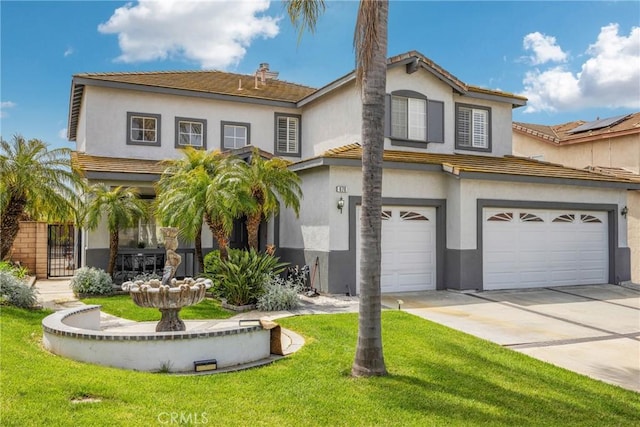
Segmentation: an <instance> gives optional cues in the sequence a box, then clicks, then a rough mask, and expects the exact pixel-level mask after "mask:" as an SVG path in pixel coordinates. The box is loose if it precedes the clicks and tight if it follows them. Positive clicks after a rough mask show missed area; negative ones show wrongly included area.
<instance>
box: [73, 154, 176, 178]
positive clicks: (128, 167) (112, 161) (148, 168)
mask: <svg viewBox="0 0 640 427" xmlns="http://www.w3.org/2000/svg"><path fill="white" fill-rule="evenodd" d="M71 163H72V165H73V166H74V168H76V169H79V170H81V171H82V172H115V173H142V174H156V175H161V174H162V172H163V171H164V169H165V166H163V165H162V163H161V162H158V161H156V160H141V159H124V158H117V157H99V156H90V155H88V154H84V153H79V152H77V151H74V152H72V153H71Z"/></svg>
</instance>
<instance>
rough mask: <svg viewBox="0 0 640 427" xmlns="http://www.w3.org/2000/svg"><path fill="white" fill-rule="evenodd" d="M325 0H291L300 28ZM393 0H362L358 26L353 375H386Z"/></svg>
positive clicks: (312, 24)
mask: <svg viewBox="0 0 640 427" xmlns="http://www.w3.org/2000/svg"><path fill="white" fill-rule="evenodd" d="M324 7H325V6H324V2H323V1H322V0H290V1H289V2H287V11H288V12H289V16H290V17H291V21H292V23H293V24H294V25H297V26H298V28H299V29H300V31H301V32H302V31H304V29H305V26H306V27H308V28H309V29H310V30H311V31H313V30H314V29H315V24H316V22H317V19H318V16H319V15H320V14H321V12H322V11H323V10H324ZM388 14H389V2H388V0H381V1H377V0H361V1H360V6H359V8H358V17H357V21H356V27H355V35H354V47H355V51H356V83H357V84H358V85H359V87H360V91H361V97H362V141H361V142H362V213H361V229H360V236H361V242H362V245H361V249H360V250H361V254H360V304H359V306H360V308H359V317H358V344H357V348H356V355H355V359H354V362H353V366H352V368H351V374H352V375H353V376H374V375H386V373H387V370H386V367H385V363H384V355H383V351H382V324H381V317H380V315H381V310H382V305H381V298H380V294H381V290H380V269H381V267H380V265H381V227H382V220H381V217H380V211H381V210H382V156H383V150H384V109H385V107H384V97H385V93H386V81H387V19H388Z"/></svg>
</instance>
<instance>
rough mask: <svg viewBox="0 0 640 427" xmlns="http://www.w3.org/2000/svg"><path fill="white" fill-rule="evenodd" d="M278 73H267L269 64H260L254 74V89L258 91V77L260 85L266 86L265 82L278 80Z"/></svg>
mask: <svg viewBox="0 0 640 427" xmlns="http://www.w3.org/2000/svg"><path fill="white" fill-rule="evenodd" d="M278 74H280V73H278V72H277V71H269V63H268V62H262V63H260V66H259V67H258V69H257V70H256V74H255V80H256V82H255V88H256V89H258V76H260V82H261V83H262V85H263V86H264V85H266V84H267V80H271V79H273V80H275V79H277V78H278Z"/></svg>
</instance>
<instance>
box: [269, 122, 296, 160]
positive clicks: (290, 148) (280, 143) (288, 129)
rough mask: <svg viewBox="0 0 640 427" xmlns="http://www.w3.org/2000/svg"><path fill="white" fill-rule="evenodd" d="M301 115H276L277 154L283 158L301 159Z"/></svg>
mask: <svg viewBox="0 0 640 427" xmlns="http://www.w3.org/2000/svg"><path fill="white" fill-rule="evenodd" d="M300 120H301V116H299V115H285V114H279V113H276V115H275V121H276V123H275V152H276V154H277V155H281V156H294V157H300V135H301V132H300Z"/></svg>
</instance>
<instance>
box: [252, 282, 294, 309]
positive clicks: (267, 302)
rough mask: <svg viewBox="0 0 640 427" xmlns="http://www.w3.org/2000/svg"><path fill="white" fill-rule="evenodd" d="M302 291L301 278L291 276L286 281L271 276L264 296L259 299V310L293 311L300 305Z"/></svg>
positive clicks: (266, 284)
mask: <svg viewBox="0 0 640 427" xmlns="http://www.w3.org/2000/svg"><path fill="white" fill-rule="evenodd" d="M300 291H302V284H301V282H300V279H299V277H297V276H295V275H291V276H289V277H288V278H287V279H286V280H285V279H283V278H282V277H280V276H277V275H275V274H270V275H269V276H268V278H267V281H266V282H265V285H264V294H262V296H261V297H260V298H259V299H258V310H262V311H281V310H292V309H294V308H296V307H298V305H299V304H300V300H299V298H298V292H300Z"/></svg>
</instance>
